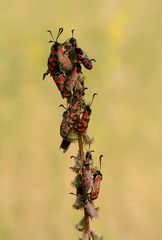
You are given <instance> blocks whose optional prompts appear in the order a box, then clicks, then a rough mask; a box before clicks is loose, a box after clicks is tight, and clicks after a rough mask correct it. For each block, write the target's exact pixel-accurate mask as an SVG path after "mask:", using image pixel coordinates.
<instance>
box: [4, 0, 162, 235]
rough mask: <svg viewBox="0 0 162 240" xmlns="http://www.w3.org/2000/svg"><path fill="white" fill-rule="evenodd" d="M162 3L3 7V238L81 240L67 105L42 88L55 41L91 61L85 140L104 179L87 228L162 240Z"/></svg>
mask: <svg viewBox="0 0 162 240" xmlns="http://www.w3.org/2000/svg"><path fill="white" fill-rule="evenodd" d="M161 9H162V1H160V0H156V1H153V0H136V1H128V0H126V1H121V0H115V1H111V0H109V1H106V0H103V1H91V0H89V1H74V0H70V1H66V0H60V1H52V0H49V1H43V0H39V1H36V0H23V1H20V0H14V1H13V0H8V1H6V0H1V2H0V24H1V28H0V240H20V239H21V240H22V239H23V240H29V239H30V240H32V239H34V240H45V239H46V240H52V239H56V240H62V239H78V237H79V234H78V232H77V231H76V230H75V228H74V225H75V223H77V222H78V221H79V220H80V218H81V216H82V212H76V211H75V210H73V209H72V207H71V205H72V204H73V202H74V197H73V196H72V195H69V192H71V191H73V189H72V187H71V185H70V182H71V180H72V179H73V177H74V174H73V173H72V172H71V171H70V169H69V167H70V166H71V165H72V161H71V159H70V156H71V155H72V154H73V155H74V154H75V153H76V152H77V144H73V146H72V147H71V148H70V150H69V151H68V152H67V153H66V154H63V153H62V152H61V150H59V145H60V142H61V137H60V135H59V125H60V121H61V118H62V112H63V109H60V108H59V107H58V106H59V105H60V104H61V103H64V100H62V99H61V96H60V94H59V92H58V90H57V88H56V86H55V85H54V83H53V81H52V79H51V78H50V77H47V78H46V80H45V81H42V74H43V73H44V71H45V70H46V68H47V67H46V64H47V58H48V55H49V51H50V44H49V43H48V41H49V40H51V38H50V36H49V34H48V33H47V30H48V29H51V30H52V31H53V33H54V35H55V36H56V33H57V31H58V28H59V27H64V33H63V34H62V36H61V37H60V41H64V40H66V39H67V38H69V37H70V36H71V30H72V29H75V37H76V38H77V39H78V43H79V46H80V47H82V48H83V49H84V50H85V51H86V52H87V53H88V54H89V55H90V56H92V57H93V58H95V59H96V63H95V64H94V68H93V70H92V71H87V70H84V73H85V76H86V85H87V87H88V91H87V99H89V100H90V99H91V96H92V94H93V93H94V92H97V93H98V96H97V97H96V99H95V101H94V104H93V107H92V108H93V114H92V116H91V122H90V124H89V129H88V132H89V134H90V135H93V137H94V139H95V142H94V144H93V146H92V149H94V150H95V153H94V159H95V161H96V164H98V156H99V155H100V154H103V155H104V160H103V163H102V172H103V174H104V179H103V182H102V189H101V194H100V197H99V199H98V200H97V204H98V205H99V206H100V209H101V210H100V218H99V219H98V220H94V221H93V222H92V228H95V229H96V230H97V231H98V232H100V233H102V234H103V236H104V239H106V240H119V239H120V240H146V239H147V240H157V239H159V240H160V239H162V140H161V138H162V110H161V105H162V67H161V64H162V28H161V25H162V14H161Z"/></svg>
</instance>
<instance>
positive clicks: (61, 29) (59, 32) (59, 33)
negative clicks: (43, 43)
mask: <svg viewBox="0 0 162 240" xmlns="http://www.w3.org/2000/svg"><path fill="white" fill-rule="evenodd" d="M63 30H64V29H63V28H59V30H58V34H57V38H56V42H57V39H58V38H59V36H60V35H61V33H62V32H63Z"/></svg>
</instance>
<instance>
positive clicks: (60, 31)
mask: <svg viewBox="0 0 162 240" xmlns="http://www.w3.org/2000/svg"><path fill="white" fill-rule="evenodd" d="M63 30H64V29H63V28H59V30H58V34H57V37H56V40H55V39H54V37H53V34H52V32H51V30H48V31H47V32H49V33H50V35H51V37H52V39H53V41H49V42H57V40H58V38H59V36H60V35H61V33H62V32H63ZM71 32H72V38H73V37H74V29H73V30H71Z"/></svg>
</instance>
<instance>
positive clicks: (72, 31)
mask: <svg viewBox="0 0 162 240" xmlns="http://www.w3.org/2000/svg"><path fill="white" fill-rule="evenodd" d="M74 30H75V29H73V30H71V33H72V38H73V37H74Z"/></svg>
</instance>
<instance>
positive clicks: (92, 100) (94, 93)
mask: <svg viewBox="0 0 162 240" xmlns="http://www.w3.org/2000/svg"><path fill="white" fill-rule="evenodd" d="M96 95H97V93H94V94H93V97H92V100H91V102H90V104H89V106H91V105H92V103H93V100H94V97H95V96H96Z"/></svg>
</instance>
